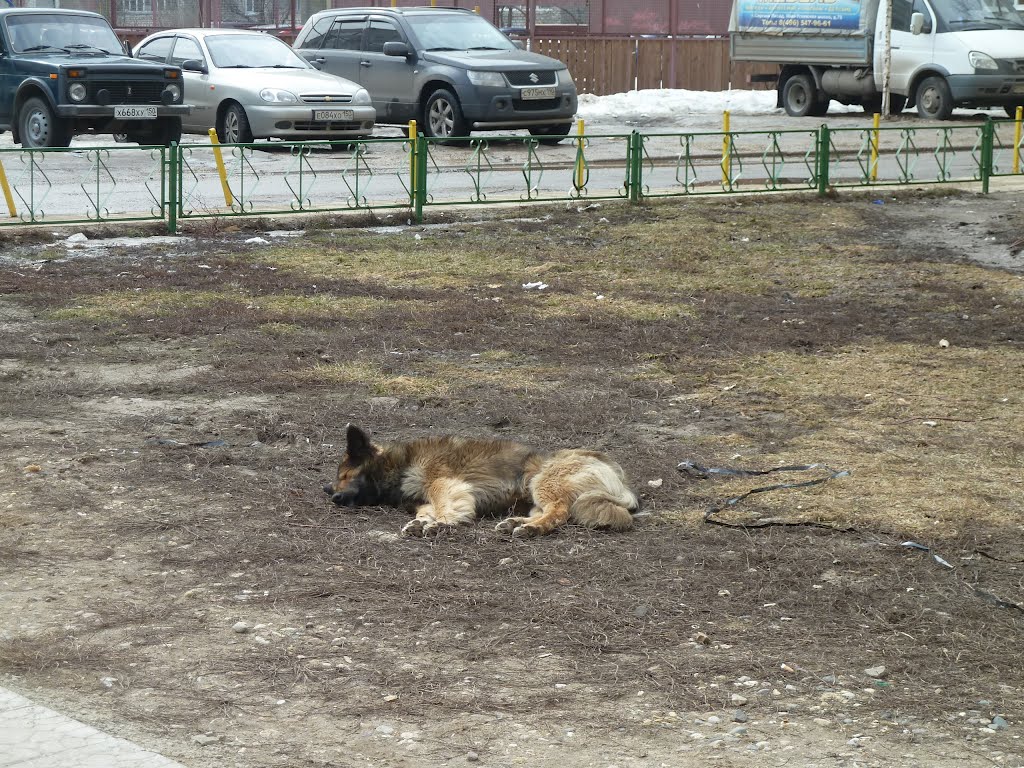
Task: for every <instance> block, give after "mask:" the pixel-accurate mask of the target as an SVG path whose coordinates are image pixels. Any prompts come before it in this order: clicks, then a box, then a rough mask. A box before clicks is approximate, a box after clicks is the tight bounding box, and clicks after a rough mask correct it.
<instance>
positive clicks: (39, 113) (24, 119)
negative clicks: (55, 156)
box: [18, 96, 71, 149]
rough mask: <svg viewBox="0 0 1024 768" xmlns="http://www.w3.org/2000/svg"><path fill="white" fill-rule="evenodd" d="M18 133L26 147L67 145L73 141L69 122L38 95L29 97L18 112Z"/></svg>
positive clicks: (38, 147) (37, 147)
mask: <svg viewBox="0 0 1024 768" xmlns="http://www.w3.org/2000/svg"><path fill="white" fill-rule="evenodd" d="M18 135H19V137H20V138H21V146H23V147H25V148H26V149H41V148H43V147H66V146H67V145H68V144H70V143H71V132H70V131H69V130H68V127H67V124H66V123H65V122H64V121H63V120H61V119H60V118H59V117H57V116H56V115H54V114H53V110H52V109H50V105H49V104H47V103H46V101H45V100H43V99H41V98H39V97H38V96H33V97H32V98H30V99H27V100H26V101H25V103H24V104H22V105H21V111H20V112H18Z"/></svg>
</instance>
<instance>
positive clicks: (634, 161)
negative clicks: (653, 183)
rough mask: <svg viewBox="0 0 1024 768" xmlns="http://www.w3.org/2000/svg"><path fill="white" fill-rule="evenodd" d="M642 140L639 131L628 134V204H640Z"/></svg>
mask: <svg viewBox="0 0 1024 768" xmlns="http://www.w3.org/2000/svg"><path fill="white" fill-rule="evenodd" d="M643 147H644V139H643V136H642V135H641V134H640V131H633V132H632V133H631V134H629V143H628V144H627V145H626V194H627V197H628V198H629V202H631V203H638V202H640V187H641V185H642V183H643V179H642V178H641V175H642V174H643V153H644V149H643Z"/></svg>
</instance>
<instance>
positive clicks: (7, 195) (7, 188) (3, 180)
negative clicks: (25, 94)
mask: <svg viewBox="0 0 1024 768" xmlns="http://www.w3.org/2000/svg"><path fill="white" fill-rule="evenodd" d="M1018 117H1019V116H1018ZM1017 123H1018V125H1019V124H1020V121H1019V120H1018V121H1017ZM0 187H3V190H4V200H6V201H7V210H8V212H9V213H10V214H11V218H12V219H16V218H18V209H17V208H15V207H14V195H12V194H11V185H10V184H8V183H7V171H5V170H4V163H3V161H2V160H0Z"/></svg>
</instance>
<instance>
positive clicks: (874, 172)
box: [871, 112, 882, 181]
mask: <svg viewBox="0 0 1024 768" xmlns="http://www.w3.org/2000/svg"><path fill="white" fill-rule="evenodd" d="M881 119H882V116H881V115H880V114H878V113H877V112H875V130H874V132H873V133H872V134H871V180H872V181H878V138H879V135H878V126H879V121H880V120H881Z"/></svg>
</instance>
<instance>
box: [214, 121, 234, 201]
mask: <svg viewBox="0 0 1024 768" xmlns="http://www.w3.org/2000/svg"><path fill="white" fill-rule="evenodd" d="M210 143H211V144H213V159H214V160H215V161H216V162H217V175H219V176H220V186H221V189H223V190H224V205H226V206H227V207H228V208H230V207H231V206H232V205H234V203H235V198H234V196H233V195H232V194H231V186H230V185H229V184H228V169H227V168H225V167H224V155H222V154H221V149H220V141H219V140H218V139H217V129H216V128H211V129H210Z"/></svg>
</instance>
